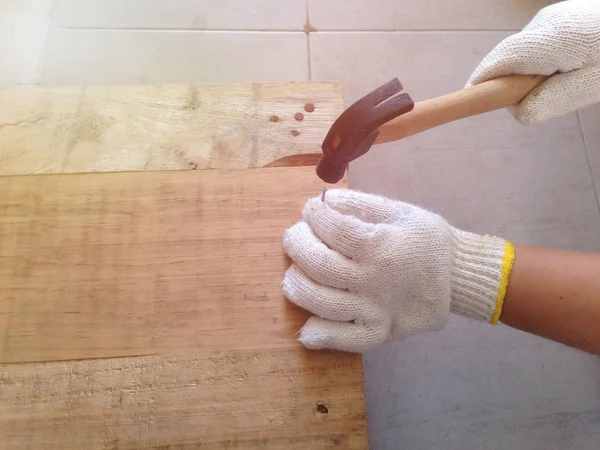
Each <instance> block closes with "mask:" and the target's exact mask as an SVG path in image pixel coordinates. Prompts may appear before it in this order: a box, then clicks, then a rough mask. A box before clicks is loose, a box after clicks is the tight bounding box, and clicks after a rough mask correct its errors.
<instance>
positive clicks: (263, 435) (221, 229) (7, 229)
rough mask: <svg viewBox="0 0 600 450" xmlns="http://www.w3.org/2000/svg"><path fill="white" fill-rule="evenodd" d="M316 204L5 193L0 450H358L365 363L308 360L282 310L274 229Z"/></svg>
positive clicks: (295, 321)
mask: <svg viewBox="0 0 600 450" xmlns="http://www.w3.org/2000/svg"><path fill="white" fill-rule="evenodd" d="M342 185H345V181H343V182H342ZM321 186H322V183H321V182H320V181H319V180H318V178H317V177H316V176H315V174H314V168H309V167H299V168H287V169H282V168H273V169H255V170H252V169H248V170H239V171H224V170H218V171H195V172H191V171H186V172H175V171H172V172H138V173H104V174H71V175H37V176H33V175H30V176H20V177H14V176H9V177H0V192H2V193H3V196H2V198H0V332H1V335H0V362H1V363H4V364H0V392H1V393H2V394H1V395H0V436H2V439H1V440H0V448H6V449H9V448H10V449H15V448H40V449H46V448H61V449H68V448H90V449H93V448H117V447H118V448H149V447H161V446H169V445H170V446H179V447H177V448H198V447H199V446H200V445H202V448H243V449H250V448H282V447H284V448H292V449H294V448H298V449H300V448H311V449H312V448H333V447H338V448H340V447H341V448H366V447H367V428H366V419H365V405H364V394H363V388H362V366H361V359H360V356H358V355H350V354H344V353H336V352H309V351H307V350H305V349H304V348H302V346H301V345H300V344H298V343H297V342H296V340H295V337H296V332H297V330H298V329H299V327H300V326H301V324H302V322H303V321H304V320H305V318H306V316H307V314H306V312H304V311H302V310H300V309H298V308H296V307H294V306H292V305H291V304H290V303H289V302H287V301H286V300H285V299H284V297H283V295H282V293H281V287H280V282H281V279H282V277H283V272H284V270H285V269H286V267H287V265H288V264H289V262H288V261H287V260H286V258H285V257H284V255H283V253H282V248H281V235H282V232H283V229H284V228H286V227H287V226H289V225H291V224H292V223H293V222H294V221H296V220H298V218H299V215H300V210H301V207H302V204H303V203H304V201H305V200H306V198H307V197H309V196H311V195H315V194H316V193H318V192H319V191H320V188H321ZM274 187H275V189H274ZM126 355H145V356H133V357H122V356H126ZM115 357H118V358H115ZM90 358H95V359H90ZM42 361H51V362H42ZM24 362H27V364H23V363H24ZM6 363H12V364H6ZM323 406H325V408H326V409H323ZM323 411H326V413H324V412H323Z"/></svg>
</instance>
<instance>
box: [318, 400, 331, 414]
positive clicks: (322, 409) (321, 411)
mask: <svg viewBox="0 0 600 450" xmlns="http://www.w3.org/2000/svg"><path fill="white" fill-rule="evenodd" d="M317 412H318V413H319V414H323V415H326V414H327V413H329V409H327V406H325V404H324V403H323V402H317Z"/></svg>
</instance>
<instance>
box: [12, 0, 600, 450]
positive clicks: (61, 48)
mask: <svg viewBox="0 0 600 450" xmlns="http://www.w3.org/2000/svg"><path fill="white" fill-rule="evenodd" d="M552 2H553V1H549V0H461V1H455V0H421V1H416V2H415V1H414V0H379V1H374V0H285V1H282V0H202V1H198V0H179V1H177V2H173V1H170V2H168V1H164V0H86V1H80V0H22V1H20V2H16V1H13V0H0V86H14V85H18V84H42V85H69V84H106V83H112V84H117V83H120V84H122V83H149V82H185V81H196V82H205V81H206V82H209V81H290V80H292V81H306V80H309V79H313V80H339V81H342V82H343V84H344V90H345V97H346V100H347V102H351V101H352V100H355V99H356V98H358V97H360V96H361V95H363V94H364V93H366V92H368V91H370V90H371V89H372V88H374V87H376V86H377V85H378V84H380V83H382V82H384V81H387V80H389V79H391V78H393V77H395V76H398V77H399V78H400V79H401V80H402V81H403V83H404V84H405V86H406V90H407V91H408V92H410V94H411V95H412V96H413V98H414V99H415V100H421V99H425V98H429V97H433V96H436V95H441V94H444V93H447V92H450V91H453V90H457V89H460V88H461V87H462V86H463V84H464V83H465V81H466V79H467V78H468V75H469V73H470V72H471V70H473V68H474V67H475V66H476V64H477V63H478V62H479V60H480V59H481V58H482V57H483V56H484V55H485V54H486V52H488V51H489V50H490V49H491V48H493V47H494V45H496V44H497V43H498V42H499V41H500V40H501V39H502V38H503V37H505V36H507V35H509V34H511V33H513V32H515V31H517V30H519V29H520V28H521V27H522V26H523V25H525V24H526V23H527V22H528V21H529V20H530V19H531V17H532V16H533V15H534V14H535V12H536V11H537V10H539V9H540V8H542V7H543V6H545V5H547V4H549V3H552ZM306 29H309V30H312V31H311V32H309V33H305V31H306ZM599 124H600V107H599V106H593V107H590V108H587V109H585V110H582V111H580V112H578V113H577V114H571V115H569V116H567V117H563V118H560V119H557V120H554V121H552V122H550V123H548V124H545V125H541V126H536V127H524V126H521V125H519V124H517V123H516V122H514V121H513V120H512V118H511V117H510V115H509V114H508V113H507V112H506V111H498V112H495V113H492V114H488V115H485V116H481V117H476V118H471V119H468V120H464V121H461V122H458V123H453V124H449V125H446V126H443V127H440V128H437V129H434V130H431V131H429V132H427V133H424V134H421V135H418V136H414V137H411V138H409V139H406V140H403V141H401V142H397V143H392V144H386V145H383V146H380V147H378V148H376V149H374V150H372V151H371V152H370V153H369V154H368V155H366V156H365V157H363V158H362V159H361V160H359V161H357V162H356V163H354V164H353V165H352V167H351V176H350V183H351V186H352V187H353V188H357V189H361V190H364V191H367V192H377V193H381V194H385V195H389V196H391V197H394V198H397V199H402V200H406V201H411V202H416V203H418V204H420V205H422V206H425V207H427V208H429V209H432V210H434V211H437V212H439V213H440V214H442V215H444V216H446V217H447V218H448V219H449V220H450V221H451V223H453V224H454V225H455V226H458V227H462V228H465V229H469V230H472V231H476V232H481V233H495V234H500V235H502V236H504V237H506V238H508V239H511V240H513V241H514V242H516V243H528V244H537V245H548V246H555V247H561V248H570V249H579V250H589V251H600V212H599V204H598V194H599V193H600V190H599V189H600V126H599ZM365 378H366V390H367V402H368V410H369V425H370V439H371V445H372V448H374V449H400V448H401V449H439V448H443V449H449V450H452V449H456V450H458V449H461V450H463V449H480V448H486V449H511V450H515V449H533V450H537V449H539V450H550V449H590V450H591V449H594V450H595V449H598V448H600V360H599V359H598V358H597V357H593V356H589V355H586V354H584V353H581V352H578V351H576V350H572V349H569V348H565V347H563V346H561V345H558V344H554V343H552V342H548V341H544V340H543V339H540V338H536V337H533V336H529V335H526V334H524V333H521V332H518V331H514V330H511V329H509V328H507V327H503V326H498V327H490V326H487V325H484V324H478V323H470V322H467V321H466V320H463V319H460V318H452V320H451V321H450V323H449V324H448V326H447V327H446V328H445V329H444V330H443V331H441V332H439V333H430V334H424V335H421V336H415V337H412V338H410V339H407V340H406V341H404V342H397V343H392V344H388V345H385V346H383V347H381V348H379V349H378V350H376V351H374V352H372V353H370V354H368V355H366V357H365Z"/></svg>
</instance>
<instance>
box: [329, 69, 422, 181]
mask: <svg viewBox="0 0 600 450" xmlns="http://www.w3.org/2000/svg"><path fill="white" fill-rule="evenodd" d="M400 91H402V84H401V83H400V81H399V80H398V78H394V79H393V80H391V81H388V82H387V83H386V84H384V85H383V86H380V87H378V88H377V89H375V90H374V91H373V92H371V93H369V94H367V95H366V96H364V97H363V98H361V99H360V100H358V101H357V102H355V103H354V104H353V105H352V106H350V107H349V108H348V109H346V110H345V111H344V112H343V113H342V114H341V115H340V116H339V117H338V118H337V120H336V121H335V122H334V123H333V125H332V126H331V128H330V130H329V132H328V133H327V136H325V139H324V140H323V144H322V146H321V148H322V150H323V157H322V158H321V160H320V161H319V163H318V164H317V175H318V176H319V178H321V179H322V180H323V181H325V182H326V183H337V182H338V181H340V180H341V179H342V177H343V176H344V172H345V171H346V167H347V166H348V163H349V162H350V161H353V160H355V159H356V158H358V157H359V156H362V155H364V154H365V153H367V152H368V151H369V149H370V148H371V146H372V145H373V143H374V142H375V139H376V138H377V135H378V134H379V131H377V128H379V127H380V126H381V125H383V124H384V123H386V122H388V121H390V120H392V119H394V118H396V117H398V116H400V115H402V114H405V113H407V112H409V111H411V110H412V109H413V108H414V106H415V104H414V102H413V101H412V99H411V98H410V96H409V95H408V94H407V93H403V94H400V95H396V94H398V93H399V92H400Z"/></svg>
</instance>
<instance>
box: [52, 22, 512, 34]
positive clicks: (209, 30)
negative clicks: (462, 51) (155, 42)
mask: <svg viewBox="0 0 600 450" xmlns="http://www.w3.org/2000/svg"><path fill="white" fill-rule="evenodd" d="M307 27H308V29H307ZM52 29H54V30H63V31H130V32H162V33H177V32H183V33H185V32H188V33H329V34H343V33H396V34H425V33H431V34H437V33H452V34H454V33H457V34H458V33H476V34H479V33H517V32H519V31H521V30H518V29H514V30H506V29H489V30H445V29H434V28H431V29H429V28H422V29H414V30H390V29H376V28H373V29H365V30H359V29H348V30H328V29H322V30H317V29H316V28H314V27H312V25H310V23H308V22H307V23H306V24H305V25H304V28H303V29H295V30H293V29H283V28H281V29H277V28H274V29H260V28H235V29H228V28H119V27H115V28H101V27H98V28H86V27H52Z"/></svg>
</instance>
